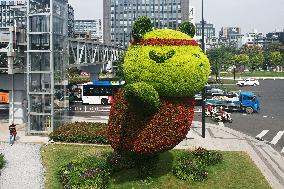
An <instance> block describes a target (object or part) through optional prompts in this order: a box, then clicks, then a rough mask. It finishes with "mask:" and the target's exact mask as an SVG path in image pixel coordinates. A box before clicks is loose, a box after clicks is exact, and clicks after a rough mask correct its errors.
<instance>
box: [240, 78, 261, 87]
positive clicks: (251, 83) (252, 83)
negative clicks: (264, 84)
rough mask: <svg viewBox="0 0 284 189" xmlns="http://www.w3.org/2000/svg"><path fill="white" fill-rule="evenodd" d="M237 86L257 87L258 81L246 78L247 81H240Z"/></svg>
mask: <svg viewBox="0 0 284 189" xmlns="http://www.w3.org/2000/svg"><path fill="white" fill-rule="evenodd" d="M237 85H238V86H240V87H243V86H257V85H259V81H258V80H256V79H251V78H248V79H244V80H242V81H238V82H237Z"/></svg>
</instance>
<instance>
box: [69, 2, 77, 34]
mask: <svg viewBox="0 0 284 189" xmlns="http://www.w3.org/2000/svg"><path fill="white" fill-rule="evenodd" d="M74 22H75V17H74V9H73V7H72V6H71V5H68V37H74V32H75V23H74Z"/></svg>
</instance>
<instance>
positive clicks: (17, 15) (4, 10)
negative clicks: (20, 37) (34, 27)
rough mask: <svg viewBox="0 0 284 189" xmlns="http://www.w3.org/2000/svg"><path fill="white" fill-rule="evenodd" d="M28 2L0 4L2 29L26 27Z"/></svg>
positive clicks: (13, 1)
mask: <svg viewBox="0 0 284 189" xmlns="http://www.w3.org/2000/svg"><path fill="white" fill-rule="evenodd" d="M26 8H27V2H26V1H25V0H22V1H18V0H17V1H16V0H9V1H8V0H6V1H3V0H2V1H1V4H0V27H10V26H14V25H15V22H16V23H17V26H18V27H25V26H26V11H27V9H26Z"/></svg>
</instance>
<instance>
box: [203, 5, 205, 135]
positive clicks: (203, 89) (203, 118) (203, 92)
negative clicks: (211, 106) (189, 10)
mask: <svg viewBox="0 0 284 189" xmlns="http://www.w3.org/2000/svg"><path fill="white" fill-rule="evenodd" d="M202 50H203V53H205V41H204V15H203V0H202ZM202 138H205V87H204V88H203V90H202Z"/></svg>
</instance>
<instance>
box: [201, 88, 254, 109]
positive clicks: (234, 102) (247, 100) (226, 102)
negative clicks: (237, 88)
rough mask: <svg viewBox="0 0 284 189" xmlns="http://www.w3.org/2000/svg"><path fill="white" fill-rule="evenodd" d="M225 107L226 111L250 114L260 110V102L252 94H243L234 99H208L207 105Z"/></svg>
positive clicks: (225, 97) (223, 97)
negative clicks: (239, 111)
mask: <svg viewBox="0 0 284 189" xmlns="http://www.w3.org/2000/svg"><path fill="white" fill-rule="evenodd" d="M209 104H210V105H212V106H218V107H223V108H224V109H226V110H241V111H245V112H246V113H248V114H251V113H253V112H258V111H259V110H260V102H259V98H258V97H257V95H255V94H254V93H252V92H241V93H240V94H239V95H237V96H235V97H234V98H228V97H227V96H222V97H221V96H219V97H218V98H213V99H207V100H206V105H209Z"/></svg>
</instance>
